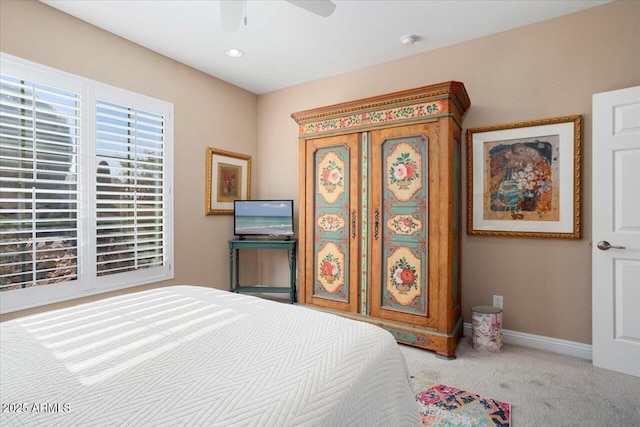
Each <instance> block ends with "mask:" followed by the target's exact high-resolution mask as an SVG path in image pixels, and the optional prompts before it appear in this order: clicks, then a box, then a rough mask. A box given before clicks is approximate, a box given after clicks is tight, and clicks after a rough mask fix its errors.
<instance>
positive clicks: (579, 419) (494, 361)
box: [401, 337, 640, 427]
mask: <svg viewBox="0 0 640 427" xmlns="http://www.w3.org/2000/svg"><path fill="white" fill-rule="evenodd" d="M401 347H402V352H403V353H404V355H405V357H406V359H407V363H408V365H409V372H410V373H411V375H414V376H416V377H420V378H423V379H425V380H430V381H433V382H437V383H442V384H446V385H449V386H452V387H456V388H460V389H463V390H466V391H469V392H471V393H476V394H479V395H482V396H485V397H489V398H492V399H497V400H500V401H503V402H508V403H510V404H511V414H512V415H511V422H512V425H513V426H515V427H520V426H536V427H538V426H544V427H546V426H554V427H555V426H571V427H573V426H580V427H583V426H584V427H589V426H612V427H637V426H640V378H638V377H632V376H630V375H624V374H620V373H617V372H613V371H608V370H606V369H601V368H594V367H593V365H592V364H591V361H589V360H584V359H579V358H575V357H571V356H565V355H561V354H556V353H550V352H546V351H540V350H535V349H531V348H528V347H521V346H516V345H510V344H504V345H503V347H502V352H501V353H493V354H491V353H478V352H476V351H474V350H473V349H472V348H471V341H470V338H469V337H463V338H462V340H461V341H460V344H459V345H458V349H457V351H456V354H457V356H458V358H457V359H455V360H451V361H447V360H442V359H438V358H437V357H436V356H435V353H433V352H430V351H425V350H421V349H417V348H414V347H409V346H404V345H403V346H401ZM638 363H640V361H638Z"/></svg>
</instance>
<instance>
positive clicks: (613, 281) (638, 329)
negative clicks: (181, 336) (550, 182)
mask: <svg viewBox="0 0 640 427" xmlns="http://www.w3.org/2000/svg"><path fill="white" fill-rule="evenodd" d="M592 268H593V283H592V287H593V364H594V366H598V367H602V368H606V369H611V370H614V371H619V372H624V373H626V374H630V375H636V376H640V86H637V87H633V88H629V89H622V90H616V91H612V92H606V93H599V94H595V95H593V251H592Z"/></svg>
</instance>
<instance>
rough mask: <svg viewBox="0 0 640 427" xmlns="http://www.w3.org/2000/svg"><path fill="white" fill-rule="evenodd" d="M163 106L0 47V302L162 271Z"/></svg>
mask: <svg viewBox="0 0 640 427" xmlns="http://www.w3.org/2000/svg"><path fill="white" fill-rule="evenodd" d="M172 115H173V105H172V104H170V103H168V102H165V101H161V100H158V99H154V98H150V97H147V96H144V95H140V94H136V93H132V92H129V91H126V90H122V89H118V88H115V87H113V86H108V85H105V84H103V83H99V82H96V81H93V80H89V79H85V78H82V77H79V76H76V75H73V74H69V73H64V72H62V71H59V70H55V69H53V68H49V67H45V66H43V65H40V64H36V63H33V62H30V61H26V60H24V59H21V58H16V57H14V56H11V55H7V54H5V53H3V52H0V313H4V312H9V311H14V310H19V309H23V308H28V307H34V306H38V305H43V304H48V303H52V302H57V301H64V300H68V299H71V298H78V297H80V296H86V295H91V294H98V293H102V292H107V291H111V290H115V289H122V288H127V287H132V286H137V285H142V284H145V283H152V282H157V281H161V280H167V279H171V278H173V269H172V257H173V201H172V195H171V187H172V185H173V148H172V145H173V118H172ZM44 285H46V286H44Z"/></svg>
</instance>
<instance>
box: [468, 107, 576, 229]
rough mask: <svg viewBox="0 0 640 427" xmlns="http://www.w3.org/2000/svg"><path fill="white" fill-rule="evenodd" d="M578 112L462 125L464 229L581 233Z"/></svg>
mask: <svg viewBox="0 0 640 427" xmlns="http://www.w3.org/2000/svg"><path fill="white" fill-rule="evenodd" d="M581 157H582V116H581V115H573V116H564V117H556V118H550V119H543V120H533V121H527V122H518V123H510V124H503V125H496V126H486V127H480V128H473V129H467V186H468V187H467V233H468V234H470V235H480V236H508V237H536V238H563V239H579V238H580V237H581V221H580V220H581V213H580V209H581V185H582V174H581Z"/></svg>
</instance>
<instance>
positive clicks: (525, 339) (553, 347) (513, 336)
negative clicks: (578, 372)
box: [464, 323, 592, 360]
mask: <svg viewBox="0 0 640 427" xmlns="http://www.w3.org/2000/svg"><path fill="white" fill-rule="evenodd" d="M464 335H465V336H466V337H470V336H471V323H464ZM502 342H505V343H509V344H515V345H521V346H524V347H531V348H535V349H538V350H546V351H551V352H553V353H560V354H566V355H567V356H574V357H579V358H580V359H587V360H592V353H591V346H590V345H589V344H582V343H579V342H574V341H567V340H561V339H558V338H551V337H545V336H542V335H534V334H526V333H524V332H516V331H510V330H508V329H503V330H502Z"/></svg>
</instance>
